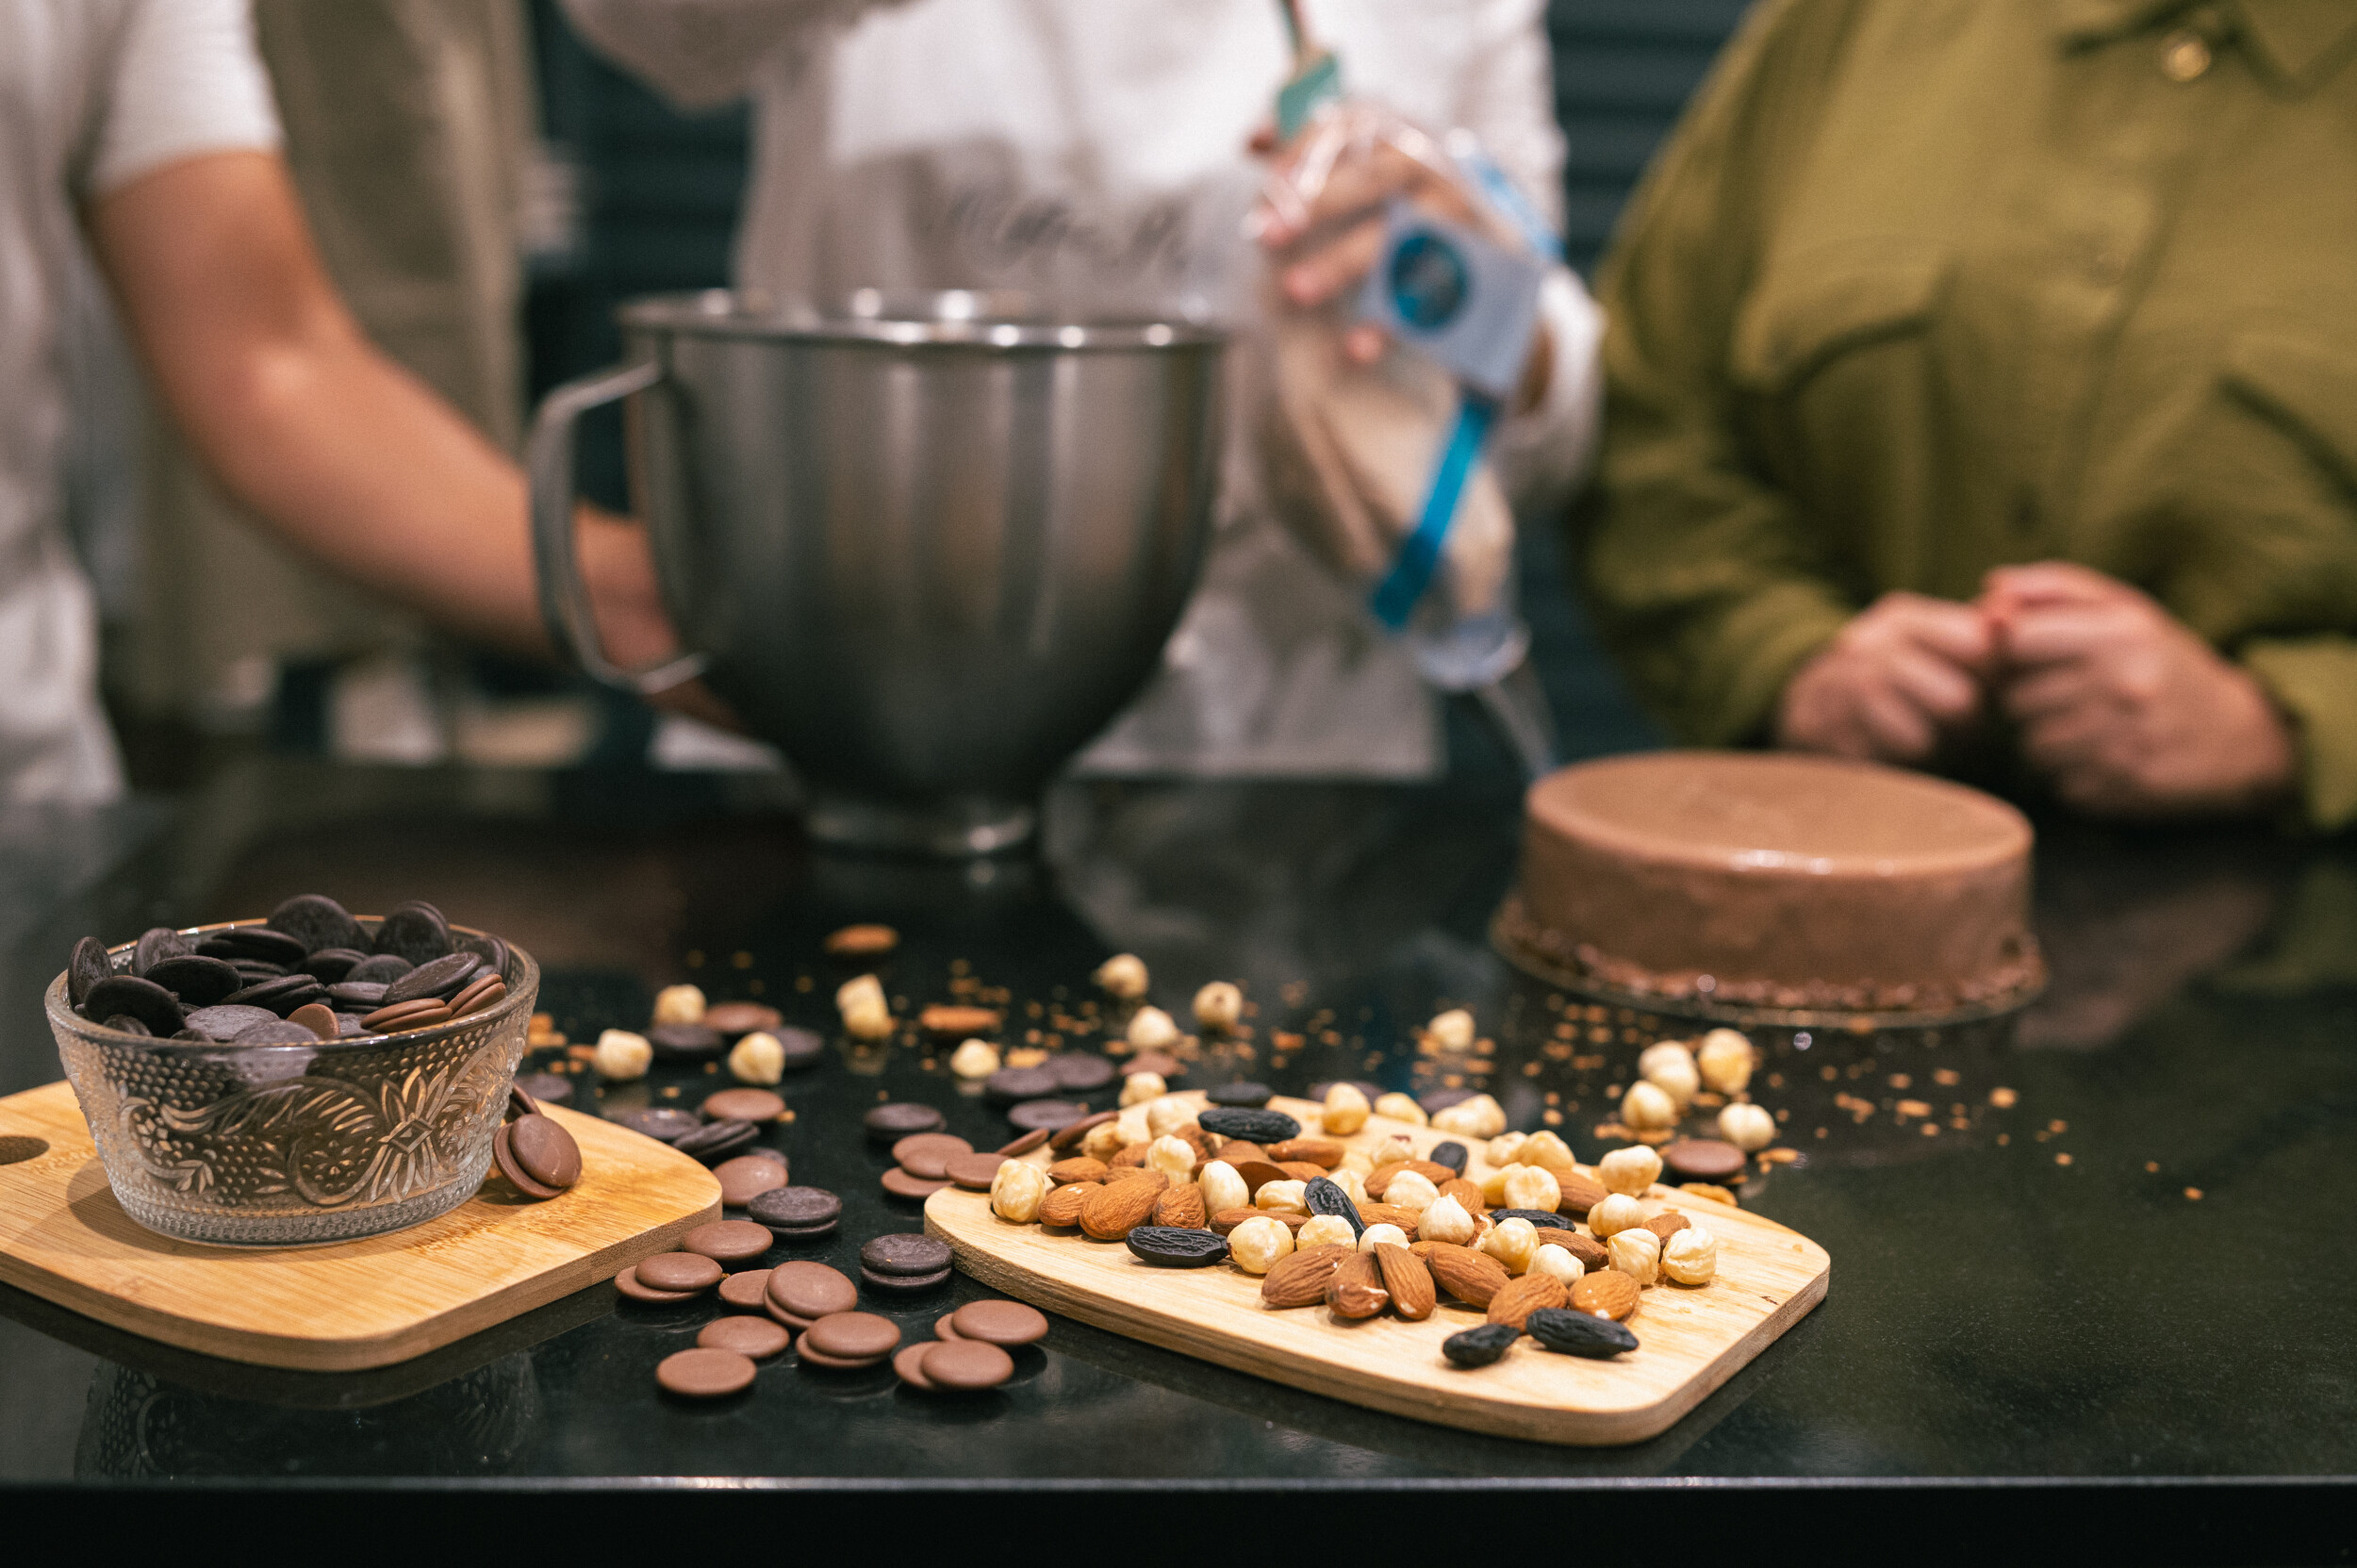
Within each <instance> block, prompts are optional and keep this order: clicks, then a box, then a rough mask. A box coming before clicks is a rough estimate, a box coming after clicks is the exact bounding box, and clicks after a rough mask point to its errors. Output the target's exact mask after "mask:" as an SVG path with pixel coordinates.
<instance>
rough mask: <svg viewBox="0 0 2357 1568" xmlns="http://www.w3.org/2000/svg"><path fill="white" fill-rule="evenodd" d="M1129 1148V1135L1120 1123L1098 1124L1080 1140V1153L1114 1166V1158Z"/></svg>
mask: <svg viewBox="0 0 2357 1568" xmlns="http://www.w3.org/2000/svg"><path fill="white" fill-rule="evenodd" d="M1127 1147H1129V1132H1128V1131H1126V1130H1124V1129H1123V1127H1122V1125H1121V1124H1120V1123H1119V1122H1098V1123H1097V1124H1096V1126H1095V1127H1092V1128H1090V1129H1089V1130H1088V1131H1087V1132H1086V1133H1084V1134H1083V1135H1082V1136H1081V1138H1080V1152H1081V1153H1083V1154H1085V1155H1087V1156H1088V1157H1089V1158H1090V1159H1092V1160H1102V1161H1104V1162H1106V1163H1107V1164H1112V1162H1113V1156H1114V1155H1116V1154H1119V1153H1120V1152H1121V1151H1122V1150H1123V1149H1125V1148H1127Z"/></svg>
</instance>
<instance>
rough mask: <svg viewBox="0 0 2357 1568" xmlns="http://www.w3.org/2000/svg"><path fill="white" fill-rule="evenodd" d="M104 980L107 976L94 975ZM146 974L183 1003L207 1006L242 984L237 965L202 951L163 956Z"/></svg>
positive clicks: (189, 1005)
mask: <svg viewBox="0 0 2357 1568" xmlns="http://www.w3.org/2000/svg"><path fill="white" fill-rule="evenodd" d="M98 978H99V979H101V980H105V979H107V978H108V977H107V976H105V975H101V976H99V977H98ZM147 978H148V979H149V980H152V981H154V982H156V983H157V984H158V985H160V986H162V987H163V988H164V989H165V990H167V991H169V992H171V993H172V994H173V996H175V997H178V998H179V999H180V1002H181V1005H182V1006H184V1007H210V1006H212V1005H213V1003H215V1002H217V1001H220V1000H222V999H223V998H225V997H231V996H235V995H236V994H237V993H238V992H239V991H241V990H243V989H244V988H245V983H246V982H245V977H244V976H242V975H240V974H239V972H238V969H237V966H235V965H231V964H224V963H223V962H222V961H221V960H220V959H218V958H206V957H205V956H204V955H203V954H202V953H183V954H181V955H180V956H179V957H176V958H167V959H165V960H163V961H162V962H161V963H159V964H157V966H155V967H154V968H152V969H150V970H148V971H147Z"/></svg>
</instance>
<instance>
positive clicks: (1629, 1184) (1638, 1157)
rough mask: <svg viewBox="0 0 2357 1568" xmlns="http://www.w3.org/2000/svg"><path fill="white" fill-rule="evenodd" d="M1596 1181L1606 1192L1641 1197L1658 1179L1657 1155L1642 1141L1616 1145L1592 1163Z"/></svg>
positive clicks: (1659, 1168) (1659, 1176) (1658, 1157)
mask: <svg viewBox="0 0 2357 1568" xmlns="http://www.w3.org/2000/svg"><path fill="white" fill-rule="evenodd" d="M1596 1180H1598V1181H1601V1182H1603V1183H1604V1190H1605V1191H1606V1192H1608V1193H1626V1194H1627V1195H1628V1196H1629V1197H1644V1196H1645V1194H1646V1193H1647V1192H1649V1191H1651V1190H1652V1187H1653V1184H1654V1183H1655V1182H1656V1181H1658V1180H1661V1156H1660V1155H1658V1154H1656V1153H1655V1152H1654V1151H1653V1150H1652V1149H1650V1148H1647V1147H1645V1146H1644V1145H1642V1144H1639V1145H1637V1146H1635V1147H1631V1148H1616V1149H1614V1150H1613V1151H1612V1152H1611V1153H1609V1154H1607V1155H1606V1156H1605V1157H1604V1158H1603V1159H1601V1160H1599V1161H1597V1162H1596Z"/></svg>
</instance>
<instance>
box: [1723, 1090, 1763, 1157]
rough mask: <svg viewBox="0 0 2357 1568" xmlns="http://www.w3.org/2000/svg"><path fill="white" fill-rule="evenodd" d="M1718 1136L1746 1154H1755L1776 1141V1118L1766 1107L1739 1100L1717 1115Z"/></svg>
mask: <svg viewBox="0 0 2357 1568" xmlns="http://www.w3.org/2000/svg"><path fill="white" fill-rule="evenodd" d="M1719 1136H1721V1137H1722V1138H1724V1139H1725V1140H1726V1141H1727V1142H1729V1143H1731V1144H1733V1145H1734V1146H1735V1147H1738V1148H1739V1149H1741V1150H1742V1151H1743V1152H1744V1153H1746V1154H1755V1153H1757V1152H1758V1151H1759V1150H1761V1149H1763V1148H1766V1147H1768V1146H1769V1145H1770V1144H1772V1143H1774V1142H1775V1141H1776V1118H1775V1117H1773V1116H1772V1115H1770V1114H1768V1108H1767V1107H1766V1106H1763V1105H1754V1104H1753V1103H1752V1102H1751V1101H1749V1100H1747V1099H1739V1100H1737V1101H1736V1102H1735V1103H1734V1104H1733V1105H1730V1106H1728V1107H1727V1108H1726V1109H1725V1110H1723V1111H1722V1112H1720V1113H1719Z"/></svg>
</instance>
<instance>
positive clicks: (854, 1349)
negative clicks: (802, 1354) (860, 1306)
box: [802, 1312, 900, 1361]
mask: <svg viewBox="0 0 2357 1568" xmlns="http://www.w3.org/2000/svg"><path fill="white" fill-rule="evenodd" d="M899 1343H900V1328H899V1325H898V1324H896V1323H894V1322H893V1321H892V1319H890V1318H888V1317H883V1316H881V1315H879V1314H877V1313H875V1312H829V1313H827V1314H826V1315H825V1316H824V1317H821V1318H818V1319H817V1320H816V1321H815V1322H813V1323H812V1324H811V1326H810V1329H809V1330H808V1331H807V1332H805V1333H804V1334H803V1335H802V1348H803V1349H804V1350H805V1351H810V1350H816V1351H817V1352H818V1353H819V1354H820V1355H822V1356H832V1357H834V1358H836V1359H837V1360H839V1361H873V1360H875V1359H877V1358H879V1357H882V1356H888V1355H890V1354H892V1352H893V1349H894V1347H895V1346H897V1345H899Z"/></svg>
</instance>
